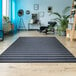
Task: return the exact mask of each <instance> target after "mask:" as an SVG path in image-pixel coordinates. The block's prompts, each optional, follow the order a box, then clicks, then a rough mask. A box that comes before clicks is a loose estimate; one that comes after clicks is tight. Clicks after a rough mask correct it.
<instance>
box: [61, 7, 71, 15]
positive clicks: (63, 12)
mask: <svg viewBox="0 0 76 76" xmlns="http://www.w3.org/2000/svg"><path fill="white" fill-rule="evenodd" d="M69 10H71V7H70V6H67V7H65V8H64V9H63V11H62V14H63V15H65V14H66V13H67V12H69Z"/></svg>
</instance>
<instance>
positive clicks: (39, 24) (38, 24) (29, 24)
mask: <svg viewBox="0 0 76 76" xmlns="http://www.w3.org/2000/svg"><path fill="white" fill-rule="evenodd" d="M31 25H32V26H39V27H41V23H37V24H32V23H28V30H30V29H31V28H30V26H31Z"/></svg>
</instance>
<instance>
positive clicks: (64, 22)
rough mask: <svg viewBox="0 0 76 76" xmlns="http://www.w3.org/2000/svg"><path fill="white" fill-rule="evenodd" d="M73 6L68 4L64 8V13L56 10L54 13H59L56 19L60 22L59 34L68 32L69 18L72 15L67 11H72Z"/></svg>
mask: <svg viewBox="0 0 76 76" xmlns="http://www.w3.org/2000/svg"><path fill="white" fill-rule="evenodd" d="M70 9H71V7H69V6H67V7H65V8H64V9H63V11H62V14H59V13H58V12H54V13H53V14H55V15H57V18H55V19H54V20H56V21H57V22H58V23H59V26H58V31H59V34H61V35H65V34H66V28H67V27H68V18H69V16H70V15H68V14H67V13H68V12H69V11H70Z"/></svg>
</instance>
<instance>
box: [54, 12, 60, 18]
mask: <svg viewBox="0 0 76 76" xmlns="http://www.w3.org/2000/svg"><path fill="white" fill-rule="evenodd" d="M53 14H55V15H57V16H58V17H59V18H61V15H60V14H59V13H57V12H54V13H53Z"/></svg>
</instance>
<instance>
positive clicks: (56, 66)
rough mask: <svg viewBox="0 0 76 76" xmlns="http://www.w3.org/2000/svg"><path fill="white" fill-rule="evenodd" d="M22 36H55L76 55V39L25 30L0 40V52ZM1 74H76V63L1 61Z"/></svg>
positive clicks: (34, 75) (40, 75)
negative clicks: (71, 39)
mask: <svg viewBox="0 0 76 76" xmlns="http://www.w3.org/2000/svg"><path fill="white" fill-rule="evenodd" d="M20 36H21V37H27V36H28V37H30V36H31V37H53V36H54V37H56V38H57V39H58V40H59V41H60V42H61V43H62V44H63V45H64V46H65V47H66V48H67V49H68V50H69V51H70V52H71V53H72V54H73V55H74V56H75V57H76V41H73V42H70V41H69V40H66V38H65V37H61V36H57V35H51V34H48V35H45V34H42V33H39V32H37V31H23V32H19V33H17V34H16V35H14V36H7V37H6V38H5V40H4V41H3V42H0V54H1V53H2V52H4V51H5V49H7V48H8V47H9V46H10V45H11V44H12V43H13V42H14V41H15V40H17V38H18V37H20ZM0 76H76V63H19V64H18V63H0Z"/></svg>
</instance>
